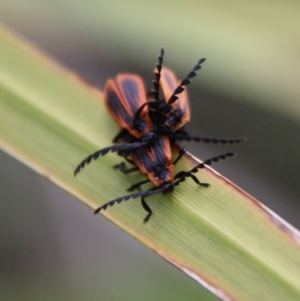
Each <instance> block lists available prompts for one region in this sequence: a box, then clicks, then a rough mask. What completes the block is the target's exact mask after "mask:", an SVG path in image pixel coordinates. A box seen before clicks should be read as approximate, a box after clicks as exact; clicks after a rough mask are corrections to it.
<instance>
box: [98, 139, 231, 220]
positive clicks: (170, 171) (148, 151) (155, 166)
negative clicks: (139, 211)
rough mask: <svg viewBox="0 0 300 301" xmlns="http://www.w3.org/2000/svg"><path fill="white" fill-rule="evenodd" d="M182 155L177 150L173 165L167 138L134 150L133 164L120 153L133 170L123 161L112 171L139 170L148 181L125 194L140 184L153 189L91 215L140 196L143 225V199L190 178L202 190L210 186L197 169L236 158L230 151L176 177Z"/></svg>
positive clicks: (148, 209) (126, 172)
mask: <svg viewBox="0 0 300 301" xmlns="http://www.w3.org/2000/svg"><path fill="white" fill-rule="evenodd" d="M185 152H186V148H182V149H180V151H179V155H178V157H177V158H176V159H175V160H174V162H173V163H172V153H171V147H170V142H169V138H168V137H167V136H161V137H159V138H158V139H157V140H156V141H155V143H154V144H151V145H147V146H143V147H139V148H137V149H135V150H133V151H132V152H131V153H130V157H131V159H132V161H131V160H128V158H127V156H128V153H126V152H124V153H120V154H121V155H123V156H124V157H125V158H126V160H127V161H128V162H130V163H133V164H135V165H136V167H134V168H130V169H126V168H125V164H124V162H122V163H120V164H118V165H115V166H114V167H115V168H119V170H120V171H121V172H123V173H125V174H128V173H131V172H134V171H137V170H139V171H140V172H141V173H142V174H144V175H147V176H148V179H147V180H143V181H141V182H137V183H135V184H133V185H131V186H130V187H129V188H128V191H133V190H134V189H136V188H139V187H140V186H141V185H143V184H145V183H148V182H150V181H151V182H152V183H153V184H154V185H155V186H154V187H153V188H151V189H149V190H146V191H142V192H136V193H132V194H129V195H125V196H122V197H119V198H117V199H114V200H112V201H109V202H107V203H105V204H103V205H102V206H101V207H99V208H97V209H96V210H95V211H94V213H95V214H97V213H99V212H100V211H101V210H105V209H106V208H107V207H108V206H113V205H114V204H115V203H121V202H122V201H123V200H125V201H127V200H129V199H131V198H132V199H135V198H137V197H141V203H142V206H143V208H144V209H145V211H146V212H147V215H146V217H145V218H144V223H146V222H147V221H148V220H149V218H150V216H151V215H152V210H151V208H150V207H149V205H148V204H147V203H146V201H145V198H146V197H149V196H151V195H154V194H158V193H164V194H166V193H169V192H172V191H173V190H174V188H175V187H176V186H178V185H179V184H180V183H181V182H183V181H185V179H186V178H188V177H191V178H192V180H193V181H194V182H195V183H196V184H198V185H200V186H203V187H208V186H209V184H208V183H202V182H200V181H199V180H198V178H197V177H196V176H195V175H194V173H196V172H197V171H198V169H201V168H205V166H206V165H211V164H212V163H213V162H218V161H219V160H224V159H226V158H227V157H231V156H234V155H235V153H232V152H229V153H226V154H222V155H219V156H216V157H213V158H210V159H208V160H205V161H204V162H203V163H199V164H197V165H196V166H194V167H193V168H192V169H191V170H189V171H180V172H178V173H177V174H175V165H176V163H177V162H178V161H179V160H180V158H181V157H182V156H183V155H184V154H185Z"/></svg>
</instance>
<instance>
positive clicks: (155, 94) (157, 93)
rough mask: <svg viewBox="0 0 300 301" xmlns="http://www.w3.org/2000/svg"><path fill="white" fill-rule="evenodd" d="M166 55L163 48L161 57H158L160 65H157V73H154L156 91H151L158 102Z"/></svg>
mask: <svg viewBox="0 0 300 301" xmlns="http://www.w3.org/2000/svg"><path fill="white" fill-rule="evenodd" d="M164 54H165V50H164V48H163V47H162V48H161V49H160V55H159V56H158V57H157V58H158V63H156V64H155V66H156V72H154V75H155V80H152V83H153V86H154V89H151V93H152V95H153V97H154V99H155V100H156V101H159V81H160V72H161V68H162V63H163V57H164Z"/></svg>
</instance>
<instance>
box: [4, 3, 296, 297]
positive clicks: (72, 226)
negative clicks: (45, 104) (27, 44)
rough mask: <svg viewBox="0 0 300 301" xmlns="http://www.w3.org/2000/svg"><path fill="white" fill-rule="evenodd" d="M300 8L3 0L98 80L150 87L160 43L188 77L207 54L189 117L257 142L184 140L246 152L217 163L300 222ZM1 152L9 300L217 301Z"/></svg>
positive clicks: (18, 24) (78, 69)
mask: <svg viewBox="0 0 300 301" xmlns="http://www.w3.org/2000/svg"><path fill="white" fill-rule="evenodd" d="M299 20H300V2H299V1H295V0H288V1H278V0H276V1H269V0H262V1H251V2H249V1H236V0H235V1H234V0H232V1H224V0H223V1H222V0H215V1H208V0H205V1H195V0H186V1H166V0H165V1H151V2H150V1H138V0H130V1H121V0H119V1H117V0H110V1H104V0H98V1H96V0H86V1H79V0H73V1H70V0H65V1H61V0H60V1H58V0H51V1H50V0H48V1H47V0H44V1H40V0H39V1H37V0H22V1H21V0H9V1H8V0H7V1H6V0H0V21H1V22H3V23H4V24H6V25H8V26H10V27H11V28H13V29H15V30H16V31H17V32H19V33H20V34H22V35H23V36H24V37H26V38H27V39H28V40H29V41H31V42H34V43H35V44H36V45H37V46H38V47H40V48H41V49H43V50H45V51H46V52H47V53H49V54H51V55H52V56H53V57H54V58H55V59H57V60H58V61H60V62H61V63H62V64H64V65H65V66H67V67H68V68H70V69H71V70H73V71H74V72H75V73H78V74H80V75H81V76H82V77H83V78H85V79H86V80H87V81H88V82H90V83H92V84H93V85H95V86H97V87H99V88H100V89H102V88H103V85H104V83H105V80H106V79H107V78H108V77H113V76H115V75H116V74H117V73H118V72H134V73H138V74H141V75H142V76H143V77H144V78H145V81H146V83H147V84H148V87H149V88H151V80H152V78H153V73H152V72H153V67H154V63H155V62H156V57H157V54H158V53H159V49H160V47H161V46H164V47H165V50H166V53H165V65H166V66H168V67H171V68H172V69H173V70H174V71H175V72H176V74H177V75H178V77H179V78H183V77H184V76H185V75H186V74H187V72H189V71H190V69H191V68H192V67H193V66H194V65H195V63H196V62H197V60H198V59H199V58H201V57H206V58H207V61H206V62H205V64H204V66H203V67H204V68H203V69H202V70H201V71H200V73H199V75H198V77H196V79H195V80H194V82H193V85H191V86H190V87H189V95H190V101H191V106H192V122H191V123H190V125H189V126H188V128H189V130H190V131H191V132H192V133H194V134H199V135H202V136H207V137H220V138H221V137H227V138H230V137H243V136H247V137H248V142H247V143H245V144H241V145H233V146H227V147H224V146H223V147H221V146H209V147H208V146H205V145H197V144H189V145H188V148H189V150H190V151H191V152H192V153H193V154H195V155H197V156H199V157H200V158H202V159H205V158H207V157H210V156H212V155H215V154H219V153H221V152H224V151H227V150H234V151H237V152H238V157H237V158H235V159H234V160H230V162H226V163H222V164H220V165H217V166H215V168H216V169H217V170H218V171H220V172H222V173H223V174H224V175H226V176H227V177H228V178H229V179H230V180H232V181H233V182H234V183H236V184H237V185H239V186H240V187H242V188H243V189H244V190H246V191H247V192H249V193H250V194H252V195H253V196H255V197H256V198H258V199H259V200H260V201H261V202H263V203H264V204H266V205H267V206H268V207H270V208H271V209H272V210H274V211H275V212H276V213H278V214H279V215H280V216H282V217H283V218H284V219H286V220H288V221H289V222H290V223H291V224H293V225H294V226H296V227H297V228H299V227H300V219H299V211H300V209H299V203H300V202H299V196H300V193H299V179H300V177H299V170H300V162H299V153H300V142H299V129H300V126H299V124H300V117H299V116H300V98H299V96H300V85H299V78H300V71H299V70H300V22H299ZM0 53H1V50H0ZM0 55H1V54H0ZM0 160H1V172H0V176H1V180H0V187H1V188H0V191H1V197H2V201H1V213H0V214H1V219H0V223H1V226H0V240H1V248H0V300H82V299H85V300H183V299H186V300H217V298H215V297H214V296H213V295H212V294H210V293H209V292H207V291H206V290H204V289H203V288H202V287H201V286H199V285H198V284H197V283H196V282H194V281H193V280H191V279H189V278H188V277H186V276H185V275H184V274H183V273H181V272H179V271H177V270H176V269H175V268H174V267H172V266H170V265H169V264H168V263H166V262H164V261H163V260H162V259H160V258H158V257H157V256H156V255H155V254H154V253H153V252H151V251H149V250H147V249H146V248H145V247H143V246H142V245H140V244H139V243H138V242H136V241H135V240H133V239H132V238H131V237H129V236H128V235H127V234H124V233H123V232H122V231H120V230H119V229H118V228H116V227H115V226H114V225H112V224H110V223H109V222H107V221H106V220H105V219H104V218H100V217H94V216H93V215H92V212H91V210H90V209H88V208H86V207H84V206H82V204H80V203H79V202H74V199H73V198H72V197H70V196H69V195H67V194H66V193H65V192H63V191H61V190H60V189H58V188H57V187H55V186H54V185H52V184H51V183H49V182H47V181H46V180H45V179H42V178H40V177H39V176H38V175H37V174H35V173H34V172H33V171H31V170H29V169H28V168H27V167H25V166H23V165H21V164H20V163H18V162H16V161H15V160H14V159H12V158H10V157H9V156H8V155H6V154H4V153H1V157H0ZM75 163H77V162H75ZM74 166H75V165H74ZM70 172H72V171H70ZM143 226H144V225H143V224H142V223H141V227H143ZM162 226H163V225H162Z"/></svg>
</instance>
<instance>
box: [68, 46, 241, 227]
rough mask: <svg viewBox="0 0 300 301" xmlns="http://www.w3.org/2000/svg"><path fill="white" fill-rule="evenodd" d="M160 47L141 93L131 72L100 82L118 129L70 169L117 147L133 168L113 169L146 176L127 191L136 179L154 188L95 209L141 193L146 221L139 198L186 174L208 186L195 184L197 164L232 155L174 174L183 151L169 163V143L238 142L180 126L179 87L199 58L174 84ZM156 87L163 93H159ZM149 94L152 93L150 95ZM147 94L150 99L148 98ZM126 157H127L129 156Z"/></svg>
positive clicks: (186, 113)
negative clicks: (150, 79)
mask: <svg viewBox="0 0 300 301" xmlns="http://www.w3.org/2000/svg"><path fill="white" fill-rule="evenodd" d="M163 55H164V50H163V49H161V52H160V55H159V56H158V63H157V64H156V71H155V80H154V81H153V85H154V89H153V90H151V92H150V95H149V94H147V93H146V89H145V87H144V83H143V80H142V79H141V78H140V77H139V76H137V75H133V74H119V75H118V76H117V77H116V78H115V79H109V80H108V81H107V82H106V85H105V89H104V95H105V104H106V107H107V109H108V111H109V113H110V115H111V116H112V117H113V119H114V120H115V121H116V122H117V123H118V124H119V125H120V127H121V131H120V132H119V134H118V135H117V136H116V137H115V138H114V140H113V142H119V141H120V140H121V143H117V144H114V145H113V146H109V147H106V148H103V149H101V150H99V151H96V152H95V153H93V154H91V155H90V156H88V157H87V158H86V159H84V160H83V161H82V162H81V163H80V164H79V165H78V166H77V168H76V169H75V171H74V175H76V174H77V173H78V172H79V171H80V170H81V169H82V168H84V166H85V165H86V164H89V163H90V162H91V161H92V160H96V159H97V158H98V157H99V156H104V155H106V154H107V153H108V152H118V154H119V155H120V156H123V157H124V158H125V160H126V161H127V162H129V163H131V164H134V165H135V166H136V167H134V168H130V169H126V168H125V164H124V163H121V164H118V165H116V166H115V167H116V168H119V170H120V171H121V172H123V173H125V174H128V173H130V172H133V171H137V170H140V171H141V172H142V173H143V174H145V175H147V176H148V179H147V180H144V181H141V182H138V183H135V184H133V185H132V186H131V187H130V188H129V189H128V190H129V191H132V190H134V189H136V188H138V187H140V186H141V185H142V184H144V183H147V182H149V181H151V182H152V183H153V184H154V185H155V187H153V188H151V189H149V190H146V191H142V192H136V193H132V194H129V195H125V196H123V197H120V198H117V199H114V200H112V201H110V202H107V203H105V204H104V205H102V206H101V207H99V208H98V209H96V210H95V213H98V212H99V211H101V210H102V209H103V210H105V209H106V208H107V207H108V206H112V205H114V204H115V203H120V202H121V201H123V200H129V199H131V198H137V197H141V202H142V206H143V208H144V209H145V210H146V211H147V216H146V217H145V219H144V222H147V221H148V220H149V218H150V216H151V214H152V211H151V209H150V207H149V206H148V204H147V203H146V202H145V198H146V197H148V196H151V195H153V194H157V193H161V192H162V193H168V192H171V191H173V190H174V188H175V186H178V185H179V184H180V183H181V182H183V181H185V179H186V178H187V177H191V178H192V180H193V181H194V182H195V183H197V184H198V185H201V186H204V187H208V186H209V184H207V183H201V182H200V181H199V180H198V178H197V177H196V176H195V175H194V173H196V172H197V171H198V169H201V168H204V167H205V165H211V164H212V162H218V161H219V160H221V159H226V158H227V157H230V156H233V155H234V153H227V154H223V155H220V156H216V157H213V158H211V159H208V160H206V161H204V162H203V163H200V164H198V165H196V166H195V167H194V168H192V169H191V170H189V171H181V172H179V173H177V174H175V167H174V166H175V164H176V163H177V162H178V161H179V159H180V158H181V157H182V156H183V154H184V153H185V152H186V149H185V148H183V149H181V150H180V153H179V156H178V157H177V158H176V160H175V161H174V162H173V163H172V153H171V143H174V142H175V141H183V140H186V141H191V140H193V141H196V142H204V143H211V142H212V143H222V144H226V143H239V142H241V141H243V140H245V139H244V138H242V139H211V138H201V137H193V136H190V135H189V133H188V132H187V131H185V130H184V128H183V126H184V125H185V123H187V122H188V121H189V120H190V108H189V103H188V98H187V93H186V90H185V89H184V86H186V85H188V84H190V83H191V80H190V79H191V78H193V77H195V76H196V75H197V74H196V71H197V70H200V69H201V65H202V64H203V62H204V61H205V59H200V60H199V61H198V63H197V64H196V65H195V67H194V68H193V70H192V71H191V72H190V73H189V74H188V75H187V77H186V78H185V79H184V80H182V81H181V82H180V83H179V85H178V81H177V79H176V77H175V75H174V73H173V72H172V71H171V70H169V69H167V68H163V67H162V62H163ZM160 87H161V89H162V92H163V96H160V93H159V88H160ZM151 96H152V97H151ZM149 98H150V99H149ZM129 157H130V158H129Z"/></svg>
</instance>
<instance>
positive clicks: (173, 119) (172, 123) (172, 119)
mask: <svg viewBox="0 0 300 301" xmlns="http://www.w3.org/2000/svg"><path fill="white" fill-rule="evenodd" d="M181 118H182V112H181V111H180V110H173V111H171V113H170V115H169V116H168V124H169V127H171V128H174V127H176V125H177V124H178V123H179V122H180V121H181Z"/></svg>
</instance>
